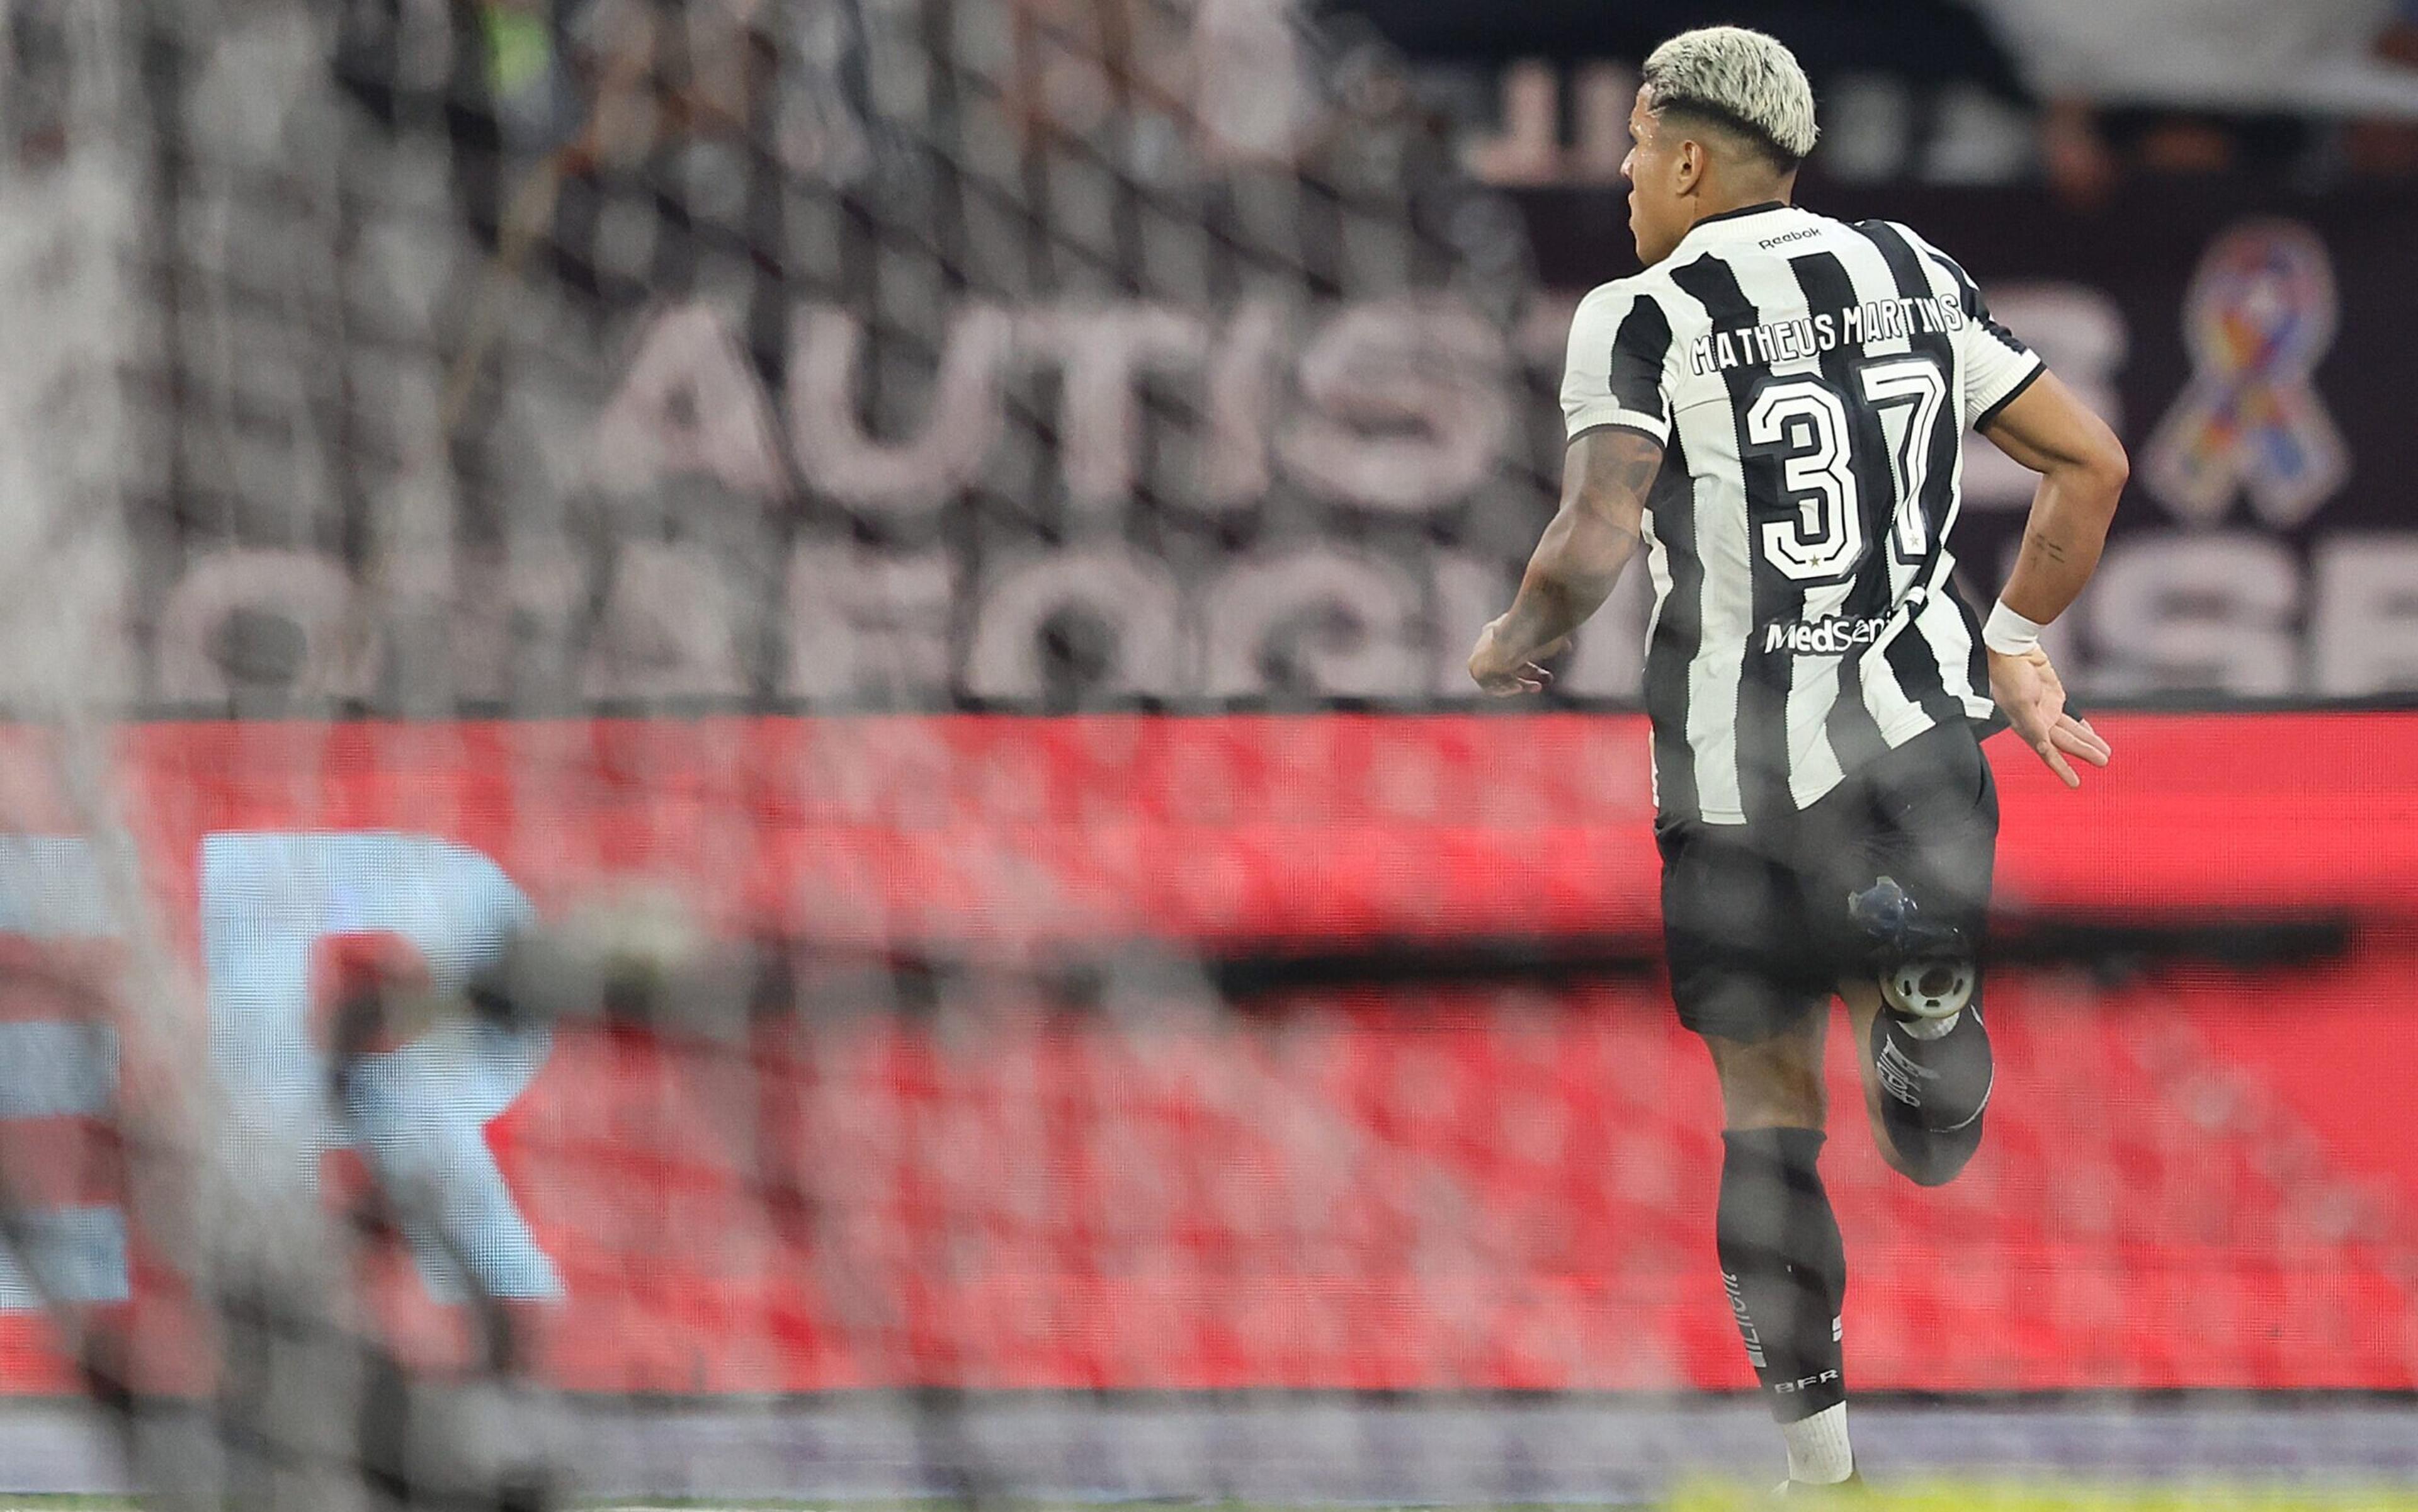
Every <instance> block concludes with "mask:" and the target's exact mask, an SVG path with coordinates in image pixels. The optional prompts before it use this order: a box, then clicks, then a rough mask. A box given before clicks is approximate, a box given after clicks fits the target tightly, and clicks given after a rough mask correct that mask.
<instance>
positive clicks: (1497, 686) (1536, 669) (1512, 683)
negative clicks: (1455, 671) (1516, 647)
mask: <svg viewBox="0 0 2418 1512" xmlns="http://www.w3.org/2000/svg"><path fill="white" fill-rule="evenodd" d="M1506 618H1508V617H1506ZM1502 623H1503V621H1502V620H1501V619H1497V620H1495V621H1494V622H1493V623H1492V624H1490V625H1488V626H1487V627H1486V628H1485V629H1484V630H1481V631H1479V632H1478V633H1477V649H1474V650H1472V651H1471V652H1470V653H1469V676H1470V678H1471V680H1473V681H1475V682H1476V683H1477V685H1478V686H1479V687H1480V688H1483V689H1485V690H1486V691H1487V692H1488V693H1489V694H1491V695H1493V696H1495V697H1497V698H1517V697H1518V696H1520V695H1522V694H1523V693H1542V692H1544V691H1545V689H1546V688H1547V687H1549V686H1551V685H1552V683H1553V673H1552V672H1551V671H1549V670H1548V669H1546V668H1545V667H1542V666H1539V665H1538V664H1537V663H1536V662H1535V661H1533V660H1531V659H1529V658H1528V657H1524V656H1523V657H1516V658H1515V657H1511V656H1508V655H1506V654H1505V652H1504V649H1503V646H1502V640H1501V637H1500V636H1499V635H1498V634H1496V632H1497V630H1498V628H1499V627H1500V626H1501V625H1502ZM1567 645H1569V641H1568V640H1567V639H1563V640H1559V641H1555V642H1554V643H1553V645H1551V646H1548V647H1546V648H1545V649H1543V650H1541V651H1538V652H1537V653H1536V654H1537V655H1538V656H1552V655H1553V654H1555V653H1556V652H1558V651H1559V650H1560V649H1562V648H1563V647H1565V646H1567Z"/></svg>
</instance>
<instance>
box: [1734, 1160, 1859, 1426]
mask: <svg viewBox="0 0 2418 1512" xmlns="http://www.w3.org/2000/svg"><path fill="white" fill-rule="evenodd" d="M1722 1144H1723V1145H1724V1146H1726V1147H1727V1153H1726V1155H1725V1157H1724V1158H1723V1159H1722V1201H1721V1209H1720V1212H1719V1214H1718V1216H1717V1218H1716V1220H1715V1223H1716V1229H1715V1236H1716V1240H1717V1243H1718V1245H1719V1247H1720V1251H1721V1257H1722V1283H1723V1284H1724V1285H1725V1286H1727V1287H1728V1288H1729V1294H1730V1307H1731V1310H1732V1311H1734V1312H1735V1313H1736V1314H1737V1325H1738V1334H1739V1336H1741V1337H1742V1338H1744V1339H1745V1340H1746V1352H1747V1358H1748V1359H1749V1360H1750V1361H1751V1362H1752V1364H1753V1366H1754V1369H1755V1374H1756V1375H1757V1376H1759V1377H1761V1378H1762V1381H1763V1385H1764V1390H1765V1391H1766V1392H1768V1394H1769V1397H1770V1403H1771V1415H1772V1416H1773V1417H1774V1418H1776V1419H1778V1420H1779V1421H1781V1422H1783V1423H1794V1422H1796V1421H1798V1419H1800V1418H1807V1417H1811V1416H1813V1414H1814V1413H1818V1412H1820V1411H1822V1410H1823V1409H1824V1408H1826V1407H1832V1406H1835V1405H1837V1404H1838V1403H1840V1402H1843V1401H1845V1400H1846V1399H1847V1387H1846V1382H1845V1381H1844V1378H1843V1377H1842V1376H1841V1374H1840V1369H1839V1365H1840V1350H1839V1304H1840V1302H1841V1301H1842V1299H1844V1297H1845V1295H1846V1291H1847V1256H1846V1251H1845V1249H1844V1247H1843V1246H1842V1245H1840V1242H1839V1220H1838V1219H1837V1218H1836V1217H1835V1216H1833V1215H1832V1214H1831V1212H1830V1196H1829V1193H1828V1192H1825V1191H1824V1190H1823V1189H1822V1176H1821V1173H1820V1172H1819V1171H1818V1170H1816V1169H1815V1168H1814V1162H1815V1161H1817V1160H1819V1159H1820V1158H1821V1154H1822V1131H1821V1130H1819V1129H1733V1130H1730V1131H1729V1132H1728V1133H1725V1134H1723V1135H1722Z"/></svg>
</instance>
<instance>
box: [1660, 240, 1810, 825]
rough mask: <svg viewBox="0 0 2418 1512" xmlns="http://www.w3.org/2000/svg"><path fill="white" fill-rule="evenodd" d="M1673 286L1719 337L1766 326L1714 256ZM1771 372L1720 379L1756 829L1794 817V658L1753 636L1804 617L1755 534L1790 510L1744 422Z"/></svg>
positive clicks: (1746, 368)
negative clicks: (1736, 509)
mask: <svg viewBox="0 0 2418 1512" xmlns="http://www.w3.org/2000/svg"><path fill="white" fill-rule="evenodd" d="M1671 282H1672V283H1676V284H1677V285H1678V286H1679V290H1680V292H1681V293H1683V294H1685V295H1687V296H1688V297H1689V298H1691V299H1694V300H1695V301H1696V302H1697V303H1698V304H1701V305H1703V306H1704V307H1705V313H1706V316H1707V317H1709V318H1710V320H1711V322H1712V329H1713V333H1714V334H1715V335H1719V334H1720V333H1722V332H1723V331H1748V330H1752V329H1753V328H1755V326H1756V325H1757V324H1758V323H1759V321H1760V318H1761V317H1760V316H1759V315H1758V314H1757V313H1756V311H1755V307H1754V303H1753V301H1752V300H1750V299H1749V298H1747V297H1746V292H1745V291H1744V290H1743V289H1741V288H1739V287H1738V281H1737V274H1736V273H1735V272H1733V271H1732V270H1731V268H1730V266H1729V265H1728V264H1727V263H1725V262H1723V261H1722V259H1721V258H1720V257H1718V256H1716V255H1714V254H1713V253H1711V252H1706V253H1705V254H1704V255H1703V256H1701V257H1698V258H1697V259H1696V260H1695V261H1694V262H1692V263H1690V264H1689V265H1688V266H1687V267H1680V268H1675V269H1673V271H1672V273H1671ZM1767 373H1768V370H1767V369H1765V368H1762V367H1761V366H1759V365H1756V364H1743V365H1740V366H1737V367H1734V368H1731V369H1729V370H1728V371H1727V372H1725V373H1724V374H1722V382H1723V383H1724V384H1726V385H1727V386H1728V388H1729V391H1730V422H1731V423H1732V424H1733V425H1735V426H1736V427H1737V454H1738V473H1739V481H1740V482H1741V483H1743V484H1744V487H1745V492H1746V529H1747V560H1748V562H1749V563H1750V564H1751V565H1750V568H1749V576H1750V579H1751V582H1752V607H1751V612H1750V613H1749V614H1748V616H1747V625H1748V629H1749V639H1748V641H1747V645H1746V655H1745V658H1744V662H1743V664H1742V665H1741V666H1740V667H1739V671H1738V692H1737V725H1736V739H1737V763H1738V807H1739V808H1740V809H1741V810H1743V811H1744V813H1745V815H1746V820H1747V822H1748V823H1750V824H1753V823H1757V822H1759V821H1763V820H1767V819H1773V818H1778V817H1783V816H1785V815H1787V814H1790V813H1792V812H1794V811H1795V809H1796V806H1797V805H1796V803H1795V802H1794V800H1793V799H1792V798H1791V796H1790V793H1789V788H1788V688H1789V683H1790V681H1791V680H1793V678H1794V676H1795V672H1796V658H1794V657H1792V656H1790V655H1789V654H1788V653H1787V652H1785V651H1783V650H1778V649H1774V650H1768V651H1767V650H1766V649H1764V646H1763V641H1762V639H1761V637H1760V636H1758V635H1756V634H1754V632H1755V631H1756V630H1758V629H1760V627H1762V626H1765V625H1770V624H1793V623H1795V622H1796V621H1797V620H1798V619H1802V618H1804V614H1805V590H1804V588H1800V587H1799V586H1798V585H1797V584H1796V583H1794V582H1791V581H1790V580H1789V579H1788V578H1787V577H1786V576H1784V575H1783V574H1782V573H1780V572H1778V571H1776V570H1774V569H1772V568H1770V566H1769V564H1768V563H1767V562H1766V561H1765V560H1764V557H1763V553H1762V551H1761V550H1760V548H1759V547H1758V545H1757V535H1756V532H1757V531H1758V530H1759V529H1760V528H1761V527H1762V523H1763V522H1764V521H1766V520H1772V519H1778V518H1780V517H1781V516H1782V515H1783V513H1784V512H1786V510H1787V508H1788V492H1787V488H1786V486H1785V484H1784V483H1783V481H1782V478H1781V463H1780V459H1779V458H1778V457H1776V456H1773V455H1771V454H1769V453H1768V452H1767V453H1764V454H1761V455H1757V454H1756V451H1755V450H1754V449H1753V448H1752V447H1751V446H1749V445H1748V443H1747V435H1746V417H1747V409H1748V407H1749V405H1751V404H1752V394H1753V392H1754V389H1755V386H1756V384H1757V383H1758V382H1759V381H1761V380H1762V379H1763V378H1764V377H1765V376H1766V374H1767Z"/></svg>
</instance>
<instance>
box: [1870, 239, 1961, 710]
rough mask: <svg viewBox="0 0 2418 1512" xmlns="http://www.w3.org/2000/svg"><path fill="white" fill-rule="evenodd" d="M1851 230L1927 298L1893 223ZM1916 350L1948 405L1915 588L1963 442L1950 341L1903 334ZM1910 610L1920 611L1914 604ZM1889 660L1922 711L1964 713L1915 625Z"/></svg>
mask: <svg viewBox="0 0 2418 1512" xmlns="http://www.w3.org/2000/svg"><path fill="white" fill-rule="evenodd" d="M1856 230H1857V231H1858V232H1859V233H1861V234H1862V235H1863V237H1865V238H1866V239H1867V240H1869V241H1871V242H1872V244H1873V245H1874V246H1875V247H1876V248H1878V249H1879V251H1880V254H1881V258H1882V260H1883V261H1884V262H1886V263H1888V264H1889V269H1890V277H1891V278H1893V279H1895V280H1896V281H1897V292H1898V296H1899V298H1906V299H1927V298H1931V297H1932V294H1931V278H1930V275H1929V274H1927V273H1925V272H1923V270H1922V258H1921V256H1920V255H1918V254H1917V253H1916V252H1915V250H1914V248H1913V246H1912V245H1911V244H1909V243H1908V242H1907V241H1906V239H1905V237H1902V236H1900V235H1898V231H1897V228H1896V227H1895V226H1892V225H1890V223H1889V222H1888V221H1859V223H1858V224H1857V226H1856ZM1909 344H1910V345H1911V346H1912V347H1913V349H1914V350H1915V351H1917V352H1920V353H1921V354H1923V355H1924V356H1926V357H1929V358H1930V359H1932V360H1933V361H1935V362H1936V363H1937V364H1939V375H1940V377H1941V378H1943V379H1944V380H1946V382H1947V384H1948V392H1949V396H1950V403H1951V409H1950V411H1949V412H1947V413H1943V414H1942V415H1941V416H1940V417H1939V423H1938V424H1937V425H1936V426H1935V427H1934V429H1933V431H1932V434H1931V458H1930V464H1929V466H1927V467H1926V468H1925V469H1924V475H1923V481H1922V517H1923V519H1924V521H1925V522H1926V523H1927V524H1928V525H1929V527H1930V528H1929V530H1928V531H1927V532H1926V536H1927V544H1926V545H1925V547H1924V550H1923V554H1922V561H1921V564H1920V566H1919V567H1918V569H1917V571H1916V573H1915V578H1914V582H1915V590H1916V591H1917V592H1921V591H1923V590H1924V589H1926V588H1929V587H1930V585H1931V581H1932V579H1933V578H1934V577H1935V576H1936V575H1937V573H1938V570H1939V557H1940V553H1941V552H1942V551H1943V550H1944V549H1945V548H1946V544H1947V540H1946V538H1947V533H1948V526H1949V524H1950V521H1949V518H1948V512H1949V510H1950V508H1951V506H1952V505H1953V504H1954V502H1955V498H1956V490H1955V486H1954V484H1955V477H1956V449H1957V448H1958V447H1959V446H1962V445H1963V444H1964V440H1965V437H1964V434H1963V432H1964V427H1963V426H1961V425H1958V424H1956V423H1953V419H1954V417H1955V416H1956V415H1957V414H1959V413H1961V411H1960V410H1958V409H1957V408H1955V407H1953V406H1954V402H1955V394H1956V390H1957V372H1956V344H1955V343H1954V342H1953V341H1952V340H1951V339H1950V338H1949V336H1948V334H1947V333H1946V332H1945V331H1934V332H1931V333H1929V334H1917V335H1915V336H1913V337H1911V338H1909ZM1914 612H1915V613H1916V614H1921V609H1920V608H1919V607H1918V608H1917V609H1916V610H1915V611H1914ZM1889 664H1890V669H1891V670H1893V671H1895V672H1896V673H1897V674H1898V684H1899V686H1900V687H1903V688H1904V689H1905V693H1906V696H1908V697H1910V698H1912V699H1913V700H1914V701H1915V702H1916V703H1918V704H1920V705H1921V707H1922V710H1923V712H1924V713H1927V714H1929V715H1930V716H1931V717H1932V718H1933V719H1934V720H1936V721H1939V722H1941V723H1953V722H1955V721H1957V720H1960V719H1963V718H1964V717H1965V705H1964V703H1963V702H1962V701H1961V700H1960V699H1958V698H1956V697H1955V696H1954V695H1951V693H1949V691H1948V685H1947V683H1946V682H1945V681H1943V680H1941V678H1940V676H1939V663H1938V662H1937V661H1936V659H1935V657H1934V655H1933V652H1932V649H1931V642H1930V641H1928V640H1926V639H1925V638H1924V637H1923V635H1922V633H1921V630H1919V629H1918V628H1916V627H1915V626H1913V625H1908V626H1906V627H1905V629H1903V630H1900V631H1899V632H1898V633H1897V635H1896V636H1895V638H1893V639H1892V640H1891V641H1890V649H1889Z"/></svg>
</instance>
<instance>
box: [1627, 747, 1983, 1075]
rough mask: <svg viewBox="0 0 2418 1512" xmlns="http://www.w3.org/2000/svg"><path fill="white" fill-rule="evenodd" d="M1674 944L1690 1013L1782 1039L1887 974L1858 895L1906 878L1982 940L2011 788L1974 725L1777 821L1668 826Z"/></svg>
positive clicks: (1897, 756) (1855, 774)
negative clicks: (2003, 791)
mask: <svg viewBox="0 0 2418 1512" xmlns="http://www.w3.org/2000/svg"><path fill="white" fill-rule="evenodd" d="M1655 838H1656V840H1657V842H1658V843H1659V844H1660V848H1661V851H1662V940H1663V946H1664V949H1665V951H1666V952H1667V953H1668V955H1669V957H1670V963H1671V997H1672V1000H1673V1001H1674V1002H1675V1003H1676V1005H1677V1006H1678V1010H1679V1021H1680V1022H1681V1023H1683V1024H1685V1025H1687V1026H1688V1027H1689V1028H1690V1029H1691V1030H1694V1031H1696V1032H1697V1033H1699V1034H1719V1035H1721V1036H1722V1037H1723V1038H1725V1039H1734V1040H1744V1041H1748V1042H1752V1041H1757V1040H1764V1039H1768V1038H1769V1037H1771V1036H1772V1035H1774V1034H1777V1033H1779V1032H1781V1031H1783V1030H1787V1029H1790V1028H1793V1027H1794V1026H1796V1025H1797V1024H1799V1023H1801V1022H1803V1020H1804V1017H1805V1016H1806V1015H1808V1014H1812V1013H1818V1012H1821V1011H1822V1010H1824V1009H1826V1008H1827V1007H1829V1001H1830V998H1831V995H1832V994H1833V993H1835V992H1836V991H1837V990H1838V985H1839V983H1840V982H1841V981H1842V980H1843V979H1845V978H1848V977H1851V976H1861V975H1863V974H1865V973H1867V972H1869V971H1871V970H1873V966H1874V961H1873V941H1872V940H1871V939H1870V938H1869V937H1868V936H1866V935H1865V934H1864V933H1863V932H1862V931H1861V930H1860V929H1859V928H1858V927H1857V926H1856V925H1855V924H1854V923H1853V922H1852V921H1850V920H1849V918H1848V917H1847V897H1848V894H1850V893H1857V892H1860V891H1862V890H1863V889H1864V888H1867V887H1870V886H1871V885H1872V884H1873V882H1874V880H1875V878H1880V877H1884V876H1887V877H1893V878H1896V879H1897V881H1898V883H1899V885H1901V886H1902V887H1904V888H1905V890H1906V892H1907V893H1909V894H1911V895H1912V896H1913V898H1914V900H1915V903H1916V906H1917V907H1918V908H1919V909H1921V911H1922V913H1923V914H1924V916H1926V917H1927V918H1930V919H1933V920H1936V921H1938V922H1940V923H1944V924H1954V925H1955V926H1956V927H1958V928H1960V929H1962V930H1964V931H1966V934H1967V938H1968V939H1971V940H1973V941H1974V943H1975V945H1976V946H1977V947H1978V946H1979V944H1980V942H1981V939H1982V928H1983V924H1984V923H1985V921H1986V918H1987V915H1988V912H1989V906H1990V871H1991V863H1992V860H1993V859H1994V855H1995V852H1996V850H1997V840H1998V790H1997V785H1996V784H1995V783H1994V782H1992V780H1991V777H1990V764H1989V762H1988V761H1987V760H1986V759H1984V758H1983V756H1982V747H1981V743H1980V741H1978V740H1977V739H1976V732H1975V731H1974V729H1973V727H1972V726H1970V725H1963V724H1957V725H1943V726H1941V727H1939V728H1937V729H1933V730H1926V731H1924V732H1923V733H1922V734H1921V735H1919V736H1916V737H1915V738H1914V739H1913V740H1910V741H1906V742H1905V744H1904V745H1902V746H1899V747H1898V748H1897V749H1896V750H1894V751H1891V752H1889V753H1888V754H1887V755H1885V756H1880V757H1879V758H1878V759H1876V760H1874V761H1872V762H1870V763H1868V764H1866V765H1865V766H1863V767H1861V768H1859V770H1857V771H1852V772H1850V773H1848V774H1847V777H1846V780H1845V781H1844V782H1842V783H1840V785H1839V786H1838V787H1834V788H1832V789H1831V790H1830V791H1829V793H1827V794H1825V795H1823V797H1822V798H1821V799H1820V800H1819V801H1818V802H1815V803H1814V804H1813V806H1812V807H1811V808H1808V809H1806V810H1804V811H1803V812H1802V813H1798V814H1795V815H1791V816H1789V817H1788V818H1787V819H1785V820H1784V821H1782V822H1779V823H1772V824H1753V825H1744V824H1706V823H1704V822H1702V821H1700V820H1694V819H1679V820H1671V821H1666V822H1664V823H1663V824H1661V825H1660V826H1658V827H1657V829H1656V832H1655Z"/></svg>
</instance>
